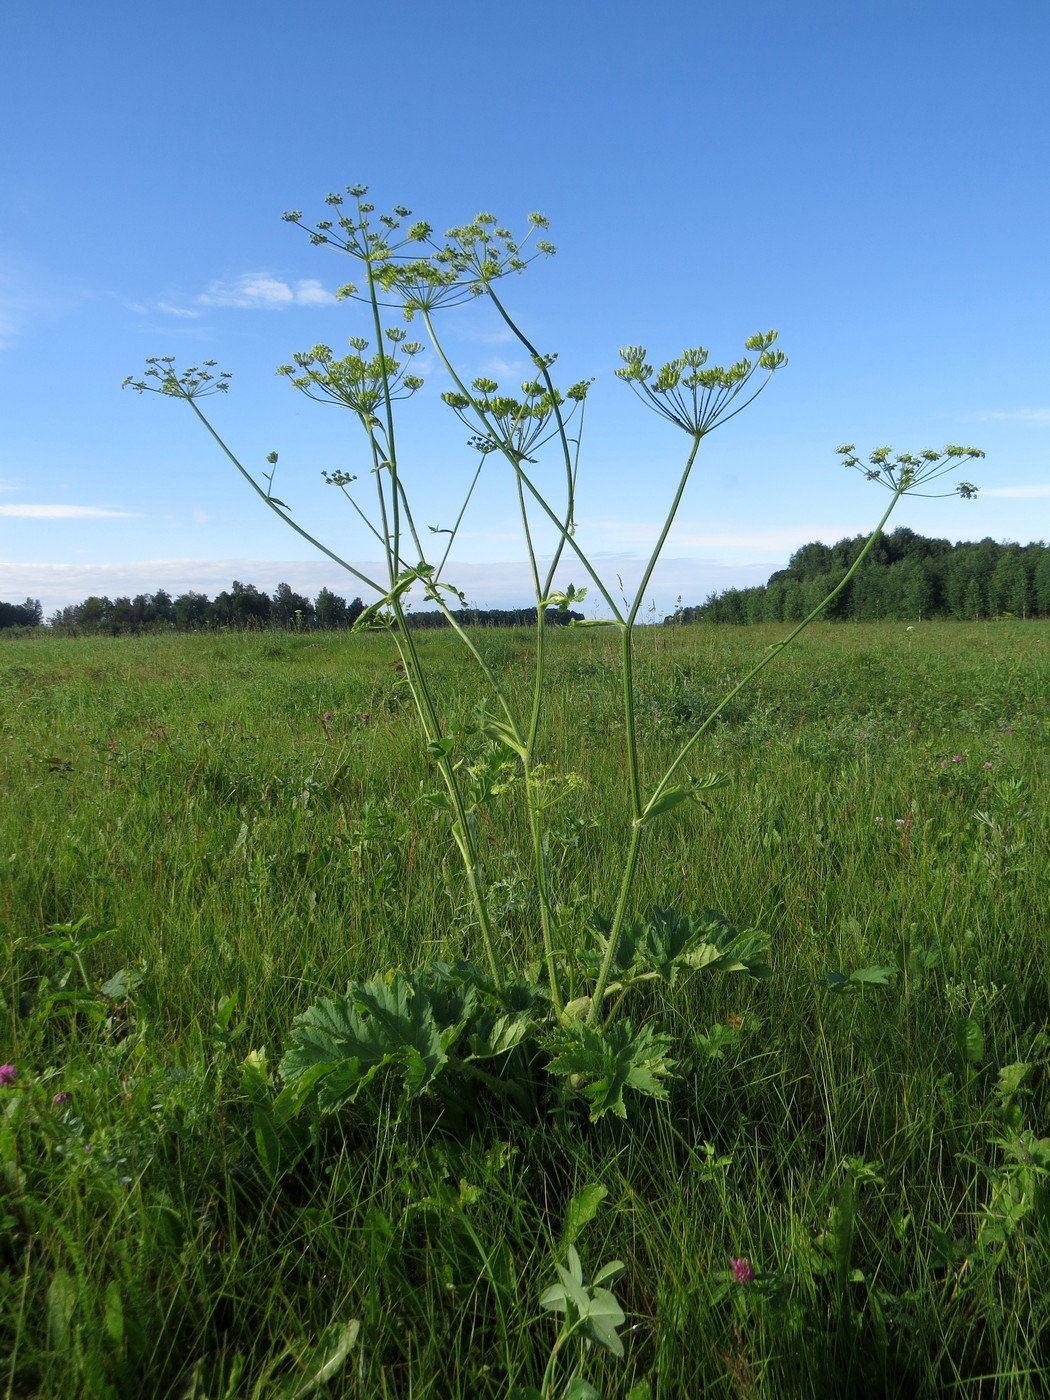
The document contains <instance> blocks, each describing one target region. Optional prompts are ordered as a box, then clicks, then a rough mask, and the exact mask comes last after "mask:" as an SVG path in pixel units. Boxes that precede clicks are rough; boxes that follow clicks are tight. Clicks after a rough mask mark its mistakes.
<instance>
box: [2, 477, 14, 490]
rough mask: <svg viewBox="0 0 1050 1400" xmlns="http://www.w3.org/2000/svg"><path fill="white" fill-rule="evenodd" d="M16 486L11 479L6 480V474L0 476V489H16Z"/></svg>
mask: <svg viewBox="0 0 1050 1400" xmlns="http://www.w3.org/2000/svg"><path fill="white" fill-rule="evenodd" d="M17 490H18V488H17V486H16V485H15V483H14V482H13V481H8V479H7V477H6V476H0V491H17Z"/></svg>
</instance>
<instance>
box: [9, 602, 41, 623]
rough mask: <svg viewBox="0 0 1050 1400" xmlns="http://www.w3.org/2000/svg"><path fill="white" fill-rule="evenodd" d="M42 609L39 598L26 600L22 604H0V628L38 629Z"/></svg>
mask: <svg viewBox="0 0 1050 1400" xmlns="http://www.w3.org/2000/svg"><path fill="white" fill-rule="evenodd" d="M43 620H44V609H43V608H42V607H41V606H40V599H39V598H27V599H26V600H25V602H24V603H0V627H39V626H40V624H41V623H42V622H43Z"/></svg>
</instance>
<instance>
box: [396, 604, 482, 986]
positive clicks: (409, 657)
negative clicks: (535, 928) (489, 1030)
mask: <svg viewBox="0 0 1050 1400" xmlns="http://www.w3.org/2000/svg"><path fill="white" fill-rule="evenodd" d="M392 607H393V610H394V616H395V618H396V619H397V626H398V631H397V638H396V642H397V648H398V651H399V652H400V653H401V656H402V659H403V662H404V664H405V677H406V679H407V681H408V685H409V689H410V690H411V691H412V696H413V699H414V700H415V703H416V710H417V712H418V714H419V719H420V724H421V726H422V729H423V733H424V735H425V736H426V738H427V740H428V741H429V740H431V739H439V738H440V737H441V723H440V720H439V718H438V713H437V707H436V705H435V704H434V700H433V697H432V696H431V694H430V688H429V686H428V685H427V682H426V676H425V674H424V671H423V668H422V667H421V665H420V662H419V652H418V650H417V648H416V643H415V638H414V637H413V635H412V631H411V628H409V626H408V623H407V620H406V618H405V614H404V610H403V608H402V607H401V600H400V598H395V599H394V601H393V604H392ZM438 767H439V769H440V771H441V775H442V777H443V778H444V780H445V786H446V788H447V789H448V794H449V797H450V798H451V800H452V806H453V808H454V809H455V819H454V820H453V823H452V837H453V840H454V841H455V843H456V845H457V846H458V847H459V853H460V856H461V857H462V860H463V867H464V870H465V872H466V876H467V883H468V884H469V886H470V893H471V899H472V900H473V903H474V910H475V912H476V914H477V916H478V924H479V926H480V928H481V939H482V943H483V944H484V947H485V956H486V958H487V960H488V964H489V971H490V972H491V973H492V980H493V981H494V982H495V984H496V986H497V988H498V989H499V990H500V991H502V990H503V988H504V986H505V985H506V978H505V977H504V973H503V965H502V962H501V960H500V957H499V954H498V953H497V951H496V940H495V937H494V934H493V930H492V920H491V918H490V916H489V908H488V900H487V898H486V896H485V879H484V874H483V871H482V867H481V857H480V855H479V852H478V843H477V834H476V831H475V828H474V823H473V821H472V820H471V814H470V813H469V812H468V811H467V807H466V803H465V802H464V801H463V794H462V792H461V791H460V787H459V779H458V778H457V776H456V770H455V766H454V765H453V763H452V760H451V759H450V758H449V757H448V756H447V755H446V756H445V757H443V758H442V759H440V760H439V763H438Z"/></svg>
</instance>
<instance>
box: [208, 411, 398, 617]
mask: <svg viewBox="0 0 1050 1400" xmlns="http://www.w3.org/2000/svg"><path fill="white" fill-rule="evenodd" d="M183 397H184V398H185V400H186V402H187V403H188V404H189V406H190V408H192V409H193V411H194V413H195V414H196V415H197V417H198V418H199V419H200V420H201V422H202V423H203V424H204V426H205V427H206V428H207V430H208V432H209V433H211V435H212V437H213V438H214V439H215V441H216V442H217V443H218V444H219V446H220V447H221V448H222V450H223V452H225V454H226V456H227V457H228V458H229V459H230V461H231V462H232V463H233V465H234V466H235V467H236V468H237V470H238V471H239V472H240V474H241V476H243V477H244V479H245V481H246V482H247V483H248V485H249V486H250V487H251V488H252V490H253V491H254V492H255V493H256V494H257V495H259V496H261V497H262V498H263V500H264V501H265V502H266V504H267V505H268V506H269V507H270V509H271V510H272V511H273V513H274V514H275V515H279V516H280V517H281V519H282V520H283V521H284V523H285V524H286V525H290V526H291V527H292V529H293V530H294V531H295V533H296V534H297V535H302V537H303V539H304V540H306V541H307V542H308V543H309V544H312V545H313V546H314V548H315V549H319V550H320V551H321V553H322V554H327V555H328V557H329V559H331V560H333V561H334V562H335V563H336V564H338V565H339V567H340V568H341V569H345V570H346V571H347V573H350V574H353V576H354V578H357V579H360V580H361V582H362V583H363V584H366V585H367V587H369V588H371V589H373V590H374V591H375V592H376V593H378V594H380V595H382V594H383V593H385V592H386V591H387V590H386V589H385V588H384V587H383V585H382V584H381V583H376V582H375V580H374V579H370V578H369V577H368V575H367V574H363V573H362V572H361V570H360V569H355V568H354V566H353V564H348V563H347V562H346V560H345V559H340V557H339V555H338V554H334V553H333V552H332V551H331V550H330V549H329V548H328V547H327V545H323V544H322V543H321V541H320V540H316V539H314V537H313V535H311V534H310V533H309V532H308V531H306V530H304V529H303V528H302V526H301V525H297V524H296V523H295V521H294V520H293V519H292V517H291V516H290V515H288V514H286V513H285V512H284V511H283V510H282V509H281V507H280V506H279V505H277V503H276V502H275V501H274V500H272V499H271V497H269V496H268V495H267V494H266V492H265V491H264V490H263V488H262V487H261V486H260V485H259V483H258V482H257V481H256V480H255V478H254V477H253V476H252V474H251V472H250V471H248V470H247V468H246V467H242V466H241V464H240V462H239V461H238V460H237V458H236V457H235V456H234V455H233V453H232V452H231V451H230V449H229V448H228V447H227V446H226V444H225V443H224V442H223V440H222V438H221V437H220V436H219V434H218V433H217V432H216V431H215V429H214V428H213V427H212V425H211V424H210V423H209V422H208V420H207V418H205V416H204V414H203V413H202V412H201V411H200V409H199V408H198V407H197V405H196V403H195V402H194V400H193V399H192V398H191V397H190V396H189V395H188V394H184V395H183Z"/></svg>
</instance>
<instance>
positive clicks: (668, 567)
mask: <svg viewBox="0 0 1050 1400" xmlns="http://www.w3.org/2000/svg"><path fill="white" fill-rule="evenodd" d="M601 562H602V572H603V574H604V575H606V577H607V578H608V579H609V581H610V584H611V591H612V594H613V596H614V597H617V595H618V588H617V586H616V576H617V574H618V575H619V576H620V577H621V578H622V580H623V583H624V586H625V587H626V588H632V587H635V586H637V582H638V579H639V577H640V575H641V571H642V568H643V567H644V562H643V561H642V560H639V559H636V558H632V557H629V556H627V555H607V556H605V557H604V558H603V559H602V561H601ZM783 562H786V561H785V560H778V561H775V562H773V563H768V562H767V563H761V564H759V563H752V564H725V565H720V564H712V563H711V562H710V561H708V560H704V559H675V558H669V559H663V560H661V561H660V565H659V568H658V571H657V574H656V576H655V577H654V578H653V580H652V584H651V586H650V588H649V590H648V591H647V594H646V599H645V614H646V617H648V616H649V615H650V606H652V607H655V610H656V615H657V616H659V617H661V618H662V617H663V616H664V615H665V614H667V613H671V612H673V611H674V608H675V604H676V600H677V598H678V597H679V596H681V597H682V599H683V600H684V602H686V603H687V604H689V603H700V602H703V600H704V598H705V597H706V596H707V595H708V594H709V593H712V592H719V591H720V590H722V589H724V588H747V587H750V586H752V585H753V584H758V583H765V581H766V579H767V578H768V577H769V575H770V574H771V573H772V571H773V569H774V568H776V567H777V566H778V564H782V563H783ZM354 563H355V565H356V567H358V568H359V569H360V570H361V571H362V573H365V574H367V575H369V576H370V577H372V578H376V579H381V578H382V577H383V566H382V565H381V564H379V563H377V562H375V561H365V562H359V561H357V560H355V561H354ZM233 579H240V580H241V581H242V582H244V583H254V584H255V585H256V586H257V587H258V588H262V589H264V590H265V591H266V592H272V591H273V589H274V588H276V586H277V584H278V583H280V582H281V581H282V580H283V581H285V582H287V583H289V584H290V585H291V586H292V588H294V589H295V590H296V591H297V592H300V593H308V594H309V595H310V596H311V597H314V596H316V594H317V593H318V592H319V591H320V590H321V589H322V588H331V589H332V590H333V591H334V592H336V593H339V594H341V595H342V596H343V597H345V598H354V597H357V596H360V597H362V598H364V599H365V601H366V602H367V601H370V594H369V591H368V589H367V588H366V587H365V585H364V584H362V583H361V581H360V580H359V579H356V578H354V577H353V575H351V574H347V573H344V572H343V571H342V570H341V569H339V568H338V567H336V566H335V565H333V564H331V563H328V562H326V561H325V560H312V561H306V560H284V561H281V560H273V559H146V560H141V561H138V562H135V563H127V564H6V563H2V562H0V597H3V598H15V599H18V600H21V599H22V598H25V597H27V596H28V597H31V598H39V599H40V600H41V602H42V604H43V606H44V609H45V611H46V612H52V611H54V609H56V608H63V607H65V606H66V605H67V604H69V603H79V602H82V601H83V600H84V599H85V598H88V597H90V596H91V595H92V594H95V595H101V594H106V595H107V596H108V597H110V598H116V597H120V596H123V595H127V596H129V597H131V596H134V595H135V594H136V593H153V592H156V590H157V589H158V588H164V589H166V590H167V591H168V592H169V593H171V594H172V595H173V596H177V595H178V594H179V593H184V592H186V591H187V590H188V589H195V590H196V591H198V592H201V593H207V594H208V596H209V597H214V596H215V595H216V594H217V593H220V592H221V591H222V590H223V589H224V588H229V587H230V584H231V582H232V581H233ZM447 579H448V582H449V583H452V584H455V586H456V587H457V588H460V589H462V591H463V592H464V593H465V594H466V597H467V601H468V602H469V603H471V604H476V605H477V606H478V607H488V608H518V607H527V606H529V603H530V601H531V585H530V574H529V566H528V564H527V563H525V561H524V560H494V561H492V562H490V563H486V564H467V563H464V564H455V565H450V566H449V568H448V570H447ZM568 583H575V584H576V585H577V586H579V585H581V584H585V583H587V580H586V579H585V578H583V577H582V570H581V569H580V567H579V565H578V564H568V563H567V564H565V565H564V566H563V567H562V569H560V570H559V573H558V578H557V579H556V586H557V587H561V588H563V587H565V585H566V584H568ZM415 601H416V602H417V606H422V600H420V599H417V600H415ZM580 611H583V612H586V613H587V615H588V616H589V617H590V616H603V615H604V614H605V612H606V609H605V607H604V605H603V604H602V601H601V598H600V596H599V594H598V592H597V590H596V589H595V588H594V587H593V586H592V587H591V588H590V590H589V592H588V594H587V598H586V600H585V602H584V604H583V607H582V608H581V609H580Z"/></svg>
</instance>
